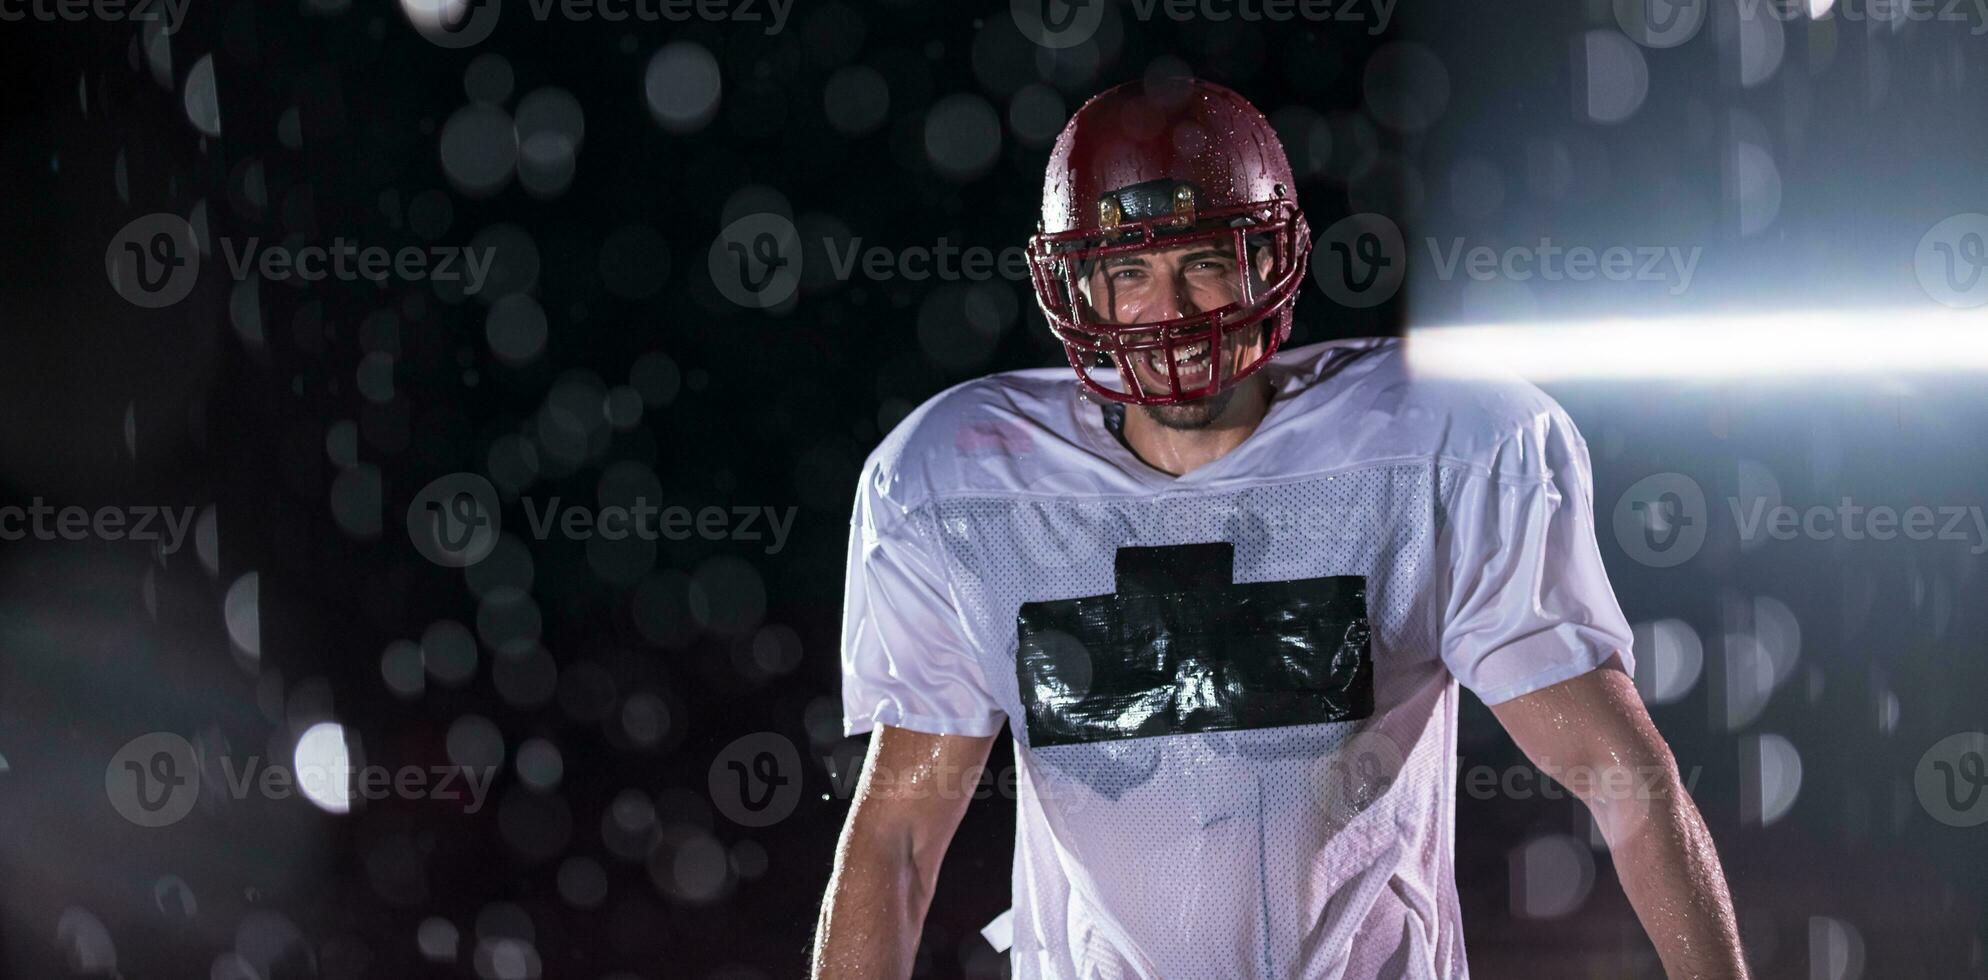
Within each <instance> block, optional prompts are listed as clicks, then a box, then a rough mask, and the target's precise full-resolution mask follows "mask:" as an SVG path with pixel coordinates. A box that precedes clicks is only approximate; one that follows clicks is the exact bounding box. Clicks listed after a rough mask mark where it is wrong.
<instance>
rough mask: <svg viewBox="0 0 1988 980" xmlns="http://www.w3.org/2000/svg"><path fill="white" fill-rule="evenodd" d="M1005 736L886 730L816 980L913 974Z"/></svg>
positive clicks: (841, 863)
mask: <svg viewBox="0 0 1988 980" xmlns="http://www.w3.org/2000/svg"><path fill="white" fill-rule="evenodd" d="M994 739H995V736H993V735H987V736H969V735H927V734H925V733H923V732H914V731H907V730H905V729H902V728H892V727H890V726H888V725H879V726H878V727H877V730H876V732H875V733H874V734H872V735H871V736H870V754H869V757H868V758H866V759H865V760H864V761H863V775H862V779H861V781H859V782H858V783H857V785H856V800H855V805H854V806H852V807H851V808H850V810H849V822H848V823H846V824H844V825H843V827H842V840H841V842H840V843H839V844H838V845H837V846H836V849H835V869H834V871H833V872H832V873H831V874H830V876H829V879H828V895H827V897H826V899H824V900H823V902H822V906H821V919H820V921H819V923H818V924H817V926H816V931H815V952H814V973H813V976H814V978H815V980H842V978H861V980H878V978H901V977H908V976H910V975H911V963H912V959H913V957H915V956H916V955H917V953H918V936H919V934H920V932H922V931H923V926H924V922H925V910H926V909H927V908H929V907H931V904H932V890H933V886H934V885H935V884H936V883H937V882H938V879H939V864H940V862H941V861H943V860H944V859H945V856H946V847H947V845H949V844H951V843H952V840H953V831H955V830H957V829H958V828H959V821H960V817H961V816H963V815H964V814H965V813H966V805H967V803H968V802H970V801H971V800H972V799H973V792H974V789H975V787H976V786H977V785H978V784H979V781H980V771H981V770H982V769H983V768H984V767H985V766H986V764H987V753H988V750H989V749H991V748H992V747H993V745H994Z"/></svg>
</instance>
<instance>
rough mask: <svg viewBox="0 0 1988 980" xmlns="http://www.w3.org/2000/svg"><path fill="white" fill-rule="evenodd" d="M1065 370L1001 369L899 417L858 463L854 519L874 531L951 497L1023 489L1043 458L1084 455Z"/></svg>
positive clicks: (1061, 462) (1072, 382)
mask: <svg viewBox="0 0 1988 980" xmlns="http://www.w3.org/2000/svg"><path fill="white" fill-rule="evenodd" d="M1076 387H1077V382H1076V379H1075V378H1073V377H1071V374H1070V369H1069V368H1067V367H1061V368H1033V369H1029V370H1023V371H1007V372H1003V373H1000V374H991V375H988V376H986V377H983V378H976V379H974V380H972V381H968V382H965V383H962V384H958V385H955V386H953V387H951V388H948V389H946V390H945V391H942V392H940V393H938V394H936V395H934V396H932V397H931V398H929V399H927V400H926V401H925V403H924V404H922V405H919V406H918V407H917V408H916V409H914V410H912V412H911V414H909V415H907V416H905V418H904V420H903V421H901V422H899V423H898V424H897V426H896V427H895V428H893V429H892V430H891V431H890V434H889V435H887V436H885V437H884V439H883V441H882V442H881V443H879V444H878V445H877V448H876V449H875V450H874V451H872V452H871V453H870V457H869V459H868V460H867V461H866V462H865V463H864V465H863V476H862V482H861V485H860V486H859V487H858V498H857V508H858V518H859V519H864V518H865V516H866V515H865V513H864V509H865V508H866V507H868V508H869V509H870V513H869V514H868V515H867V519H869V520H870V521H871V522H873V523H875V524H879V525H883V524H889V523H891V522H892V521H893V520H894V519H896V518H897V517H900V516H902V515H903V514H905V513H908V512H910V511H911V510H913V509H915V508H917V507H918V506H920V505H922V504H924V503H926V502H928V501H931V500H932V499H934V498H936V497H939V496H944V495H948V494H952V493H972V492H1004V491H1012V490H1016V489H1026V488H1027V487H1029V486H1030V485H1031V484H1032V483H1035V482H1038V481H1039V473H1040V472H1041V471H1042V470H1043V469H1044V467H1045V466H1047V465H1052V464H1050V463H1049V461H1050V460H1056V461H1058V462H1057V463H1056V464H1054V465H1057V466H1061V467H1063V468H1067V467H1068V466H1069V465H1070V462H1069V461H1070V459H1071V458H1072V457H1073V456H1076V457H1081V456H1083V455H1085V450H1084V449H1083V441H1084V440H1083V435H1082V433H1080V432H1079V431H1077V430H1078V420H1077V418H1076V412H1077V410H1078V407H1079V406H1081V405H1083V404H1085V403H1084V402H1083V401H1082V400H1081V399H1079V398H1078V397H1076Z"/></svg>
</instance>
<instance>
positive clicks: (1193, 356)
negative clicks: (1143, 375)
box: [1146, 340, 1210, 376]
mask: <svg viewBox="0 0 1988 980" xmlns="http://www.w3.org/2000/svg"><path fill="white" fill-rule="evenodd" d="M1173 358H1174V363H1175V364H1176V365H1177V366H1178V368H1177V370H1178V371H1179V372H1180V373H1182V374H1186V375H1190V376H1193V375H1200V374H1205V373H1207V369H1208V363H1209V360H1210V358H1209V348H1208V342H1207V341H1205V340H1204V341H1201V342H1200V343H1196V344H1190V345H1187V346H1185V347H1179V348H1176V349H1175V352H1174V355H1173ZM1146 366H1147V367H1149V368H1151V369H1152V370H1153V373H1155V374H1160V375H1165V374H1166V373H1167V352H1166V351H1163V350H1158V351H1149V352H1147V354H1146Z"/></svg>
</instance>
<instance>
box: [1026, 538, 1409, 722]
mask: <svg viewBox="0 0 1988 980" xmlns="http://www.w3.org/2000/svg"><path fill="white" fill-rule="evenodd" d="M1117 571H1118V591H1117V592H1115V593H1112V594H1111V595H1098V596H1088V597H1085V598H1082V599H1059V600H1056V601H1053V602H1030V603H1025V604H1023V605H1022V608H1021V613H1020V614H1019V616H1017V618H1016V631H1017V635H1018V637H1019V640H1020V648H1019V652H1018V653H1017V654H1016V656H1015V671H1016V673H1017V675H1018V676H1019V678H1020V680H1021V693H1022V698H1023V699H1024V700H1025V701H1026V702H1027V705H1028V730H1029V745H1030V747H1032V748H1042V747H1044V746H1050V745H1075V744H1080V743H1085V742H1104V741H1111V740H1114V739H1126V738H1146V737H1149V736H1154V735H1184V734H1190V733H1194V732H1222V731H1240V730H1245V729H1254V728H1277V727H1281V726H1284V725H1310V724H1317V723H1320V722H1331V721H1351V720H1355V719H1360V718H1365V717H1367V716H1369V715H1371V714H1373V712H1374V661H1373V654H1372V652H1371V650H1370V648H1369V634H1370V631H1369V629H1368V626H1367V580H1366V578H1365V577H1364V576H1359V575H1334V576H1329V577H1326V578H1308V579H1297V580H1294V581H1289V582H1250V583H1246V584H1236V582H1235V546H1234V545H1233V544H1230V543H1228V542H1226V541H1218V542H1214V543H1210V544H1187V545H1173V546H1170V547H1161V548H1120V549H1118V561H1117Z"/></svg>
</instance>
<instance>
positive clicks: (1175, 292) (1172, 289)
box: [1151, 275, 1201, 320]
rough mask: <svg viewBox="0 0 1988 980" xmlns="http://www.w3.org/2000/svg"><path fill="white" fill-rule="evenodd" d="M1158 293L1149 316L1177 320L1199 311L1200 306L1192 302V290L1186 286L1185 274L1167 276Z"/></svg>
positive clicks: (1155, 318)
mask: <svg viewBox="0 0 1988 980" xmlns="http://www.w3.org/2000/svg"><path fill="white" fill-rule="evenodd" d="M1158 293H1159V295H1158V296H1156V297H1154V302H1153V307H1154V308H1153V312H1152V317H1151V318H1152V319H1154V320H1177V319H1180V318H1182V317H1190V316H1193V315H1195V314H1196V313H1199V312H1201V307H1200V306H1199V305H1198V304H1196V303H1195V302H1194V292H1193V290H1191V289H1189V288H1188V286H1187V277H1186V276H1182V275H1173V276H1168V277H1167V278H1166V279H1165V285H1164V286H1163V287H1162V288H1161V289H1160V290H1158Z"/></svg>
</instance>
